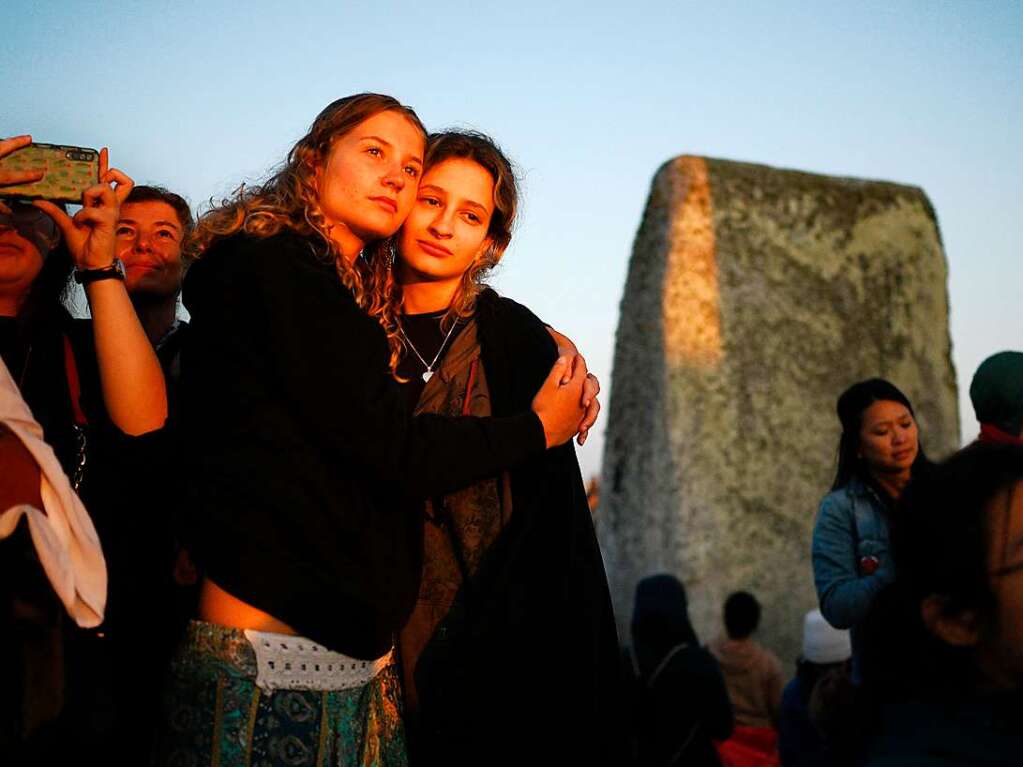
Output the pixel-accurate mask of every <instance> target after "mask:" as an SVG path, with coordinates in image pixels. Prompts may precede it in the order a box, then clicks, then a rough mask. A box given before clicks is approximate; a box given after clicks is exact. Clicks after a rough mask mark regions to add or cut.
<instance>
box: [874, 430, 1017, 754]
mask: <svg viewBox="0 0 1023 767" xmlns="http://www.w3.org/2000/svg"><path fill="white" fill-rule="evenodd" d="M899 514H900V516H899V524H898V526H897V527H896V528H895V530H894V535H893V547H894V554H895V562H896V565H897V567H898V571H899V577H898V580H897V581H896V582H895V584H894V585H893V586H892V587H891V588H890V589H888V590H886V592H885V594H883V595H882V597H881V599H880V600H879V603H878V605H877V606H876V608H875V610H873V611H872V613H871V615H870V617H869V619H868V623H867V629H868V631H869V632H870V634H869V636H870V640H871V641H870V642H869V644H868V648H869V655H868V660H869V662H868V663H867V664H866V668H867V671H868V674H867V677H866V679H865V688H866V690H867V691H868V692H869V695H870V699H871V700H872V701H873V702H874V703H875V704H877V706H878V709H877V712H876V713H877V719H876V724H877V725H878V726H877V729H876V731H875V737H874V739H873V741H872V743H871V746H870V748H869V752H870V756H871V758H870V759H869V760H868V761H867V764H869V765H870V767H895V766H896V765H898V767H939V766H940V767H967V765H969V766H970V767H976V766H977V765H987V766H989V767H1008V766H1009V765H1019V764H1021V763H1023V641H1021V638H1023V446H1019V445H1012V444H998V443H984V442H978V443H974V444H972V445H970V446H969V447H967V448H965V449H964V450H961V451H960V452H958V453H956V454H955V455H953V456H952V457H951V458H949V459H948V460H946V461H944V462H943V463H941V464H939V465H938V466H937V467H935V469H934V471H933V473H929V474H928V476H927V477H926V478H925V479H923V481H919V480H916V481H914V482H913V484H912V485H910V487H909V488H908V489H907V491H906V494H905V496H904V498H903V501H902V503H901V504H900V509H899ZM875 635H876V637H877V639H878V641H874V637H875Z"/></svg>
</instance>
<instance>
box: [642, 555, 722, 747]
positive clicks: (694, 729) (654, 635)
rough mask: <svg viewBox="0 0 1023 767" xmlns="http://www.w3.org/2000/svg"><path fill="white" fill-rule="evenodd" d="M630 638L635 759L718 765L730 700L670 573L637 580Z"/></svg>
mask: <svg viewBox="0 0 1023 767" xmlns="http://www.w3.org/2000/svg"><path fill="white" fill-rule="evenodd" d="M632 641H633V644H632V648H631V657H630V666H631V667H632V670H633V672H634V674H635V679H634V683H635V687H634V694H633V696H632V699H633V701H632V702H633V722H634V724H635V743H636V752H637V754H636V755H637V757H638V761H637V764H640V765H655V764H656V765H675V764H684V765H688V766H689V767H702V766H703V765H707V766H712V765H719V764H720V761H719V760H718V757H717V754H716V752H715V750H714V745H713V741H714V740H723V739H725V738H727V737H728V736H729V735H730V734H731V732H732V724H733V719H732V711H731V706H730V705H729V703H728V694H727V692H726V691H725V687H724V682H723V680H722V678H721V672H720V670H719V669H718V667H717V663H716V662H715V661H714V658H713V656H712V655H711V654H710V653H709V652H707V650H705V649H704V648H702V647H700V644H699V641H698V639H697V637H696V633H695V632H694V631H693V628H692V625H691V624H690V622H689V615H688V612H687V609H686V596H685V590H684V588H683V586H682V584H681V583H680V582H679V581H678V579H676V578H675V577H674V576H671V575H666V574H665V575H655V576H650V577H648V578H644V579H643V580H642V581H640V582H639V584H638V585H637V587H636V606H635V609H634V611H633V619H632Z"/></svg>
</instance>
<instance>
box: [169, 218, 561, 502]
mask: <svg viewBox="0 0 1023 767" xmlns="http://www.w3.org/2000/svg"><path fill="white" fill-rule="evenodd" d="M314 248H315V243H314V242H313V241H312V240H310V239H307V238H303V237H300V236H298V235H295V234H290V233H285V234H280V235H276V236H274V237H269V238H262V239H260V238H254V237H248V236H241V237H232V238H229V239H228V240H226V241H224V242H222V243H220V244H219V245H218V246H215V247H214V249H213V251H212V252H211V253H210V254H208V256H207V257H205V258H208V259H209V263H207V264H203V263H202V262H201V261H200V263H197V264H196V265H195V266H193V267H192V274H190V275H189V277H188V278H186V284H185V302H186V306H187V307H188V309H189V311H190V312H191V313H192V316H193V318H194V320H195V322H194V323H193V331H194V334H195V335H199V334H206V335H207V336H208V335H209V334H211V333H212V334H215V335H221V336H222V339H221V340H222V343H223V344H235V345H238V344H241V345H242V346H243V347H244V346H246V345H248V346H249V347H250V349H249V352H250V353H252V354H258V355H262V356H263V357H264V358H265V359H266V360H268V361H269V364H268V369H269V372H270V375H271V376H272V380H271V381H269V382H268V385H272V386H273V387H274V388H275V390H276V392H277V393H278V394H279V396H280V397H282V398H283V399H284V400H285V402H286V403H287V406H288V407H289V409H290V410H291V412H292V413H293V414H294V416H295V418H296V419H297V420H298V421H299V422H300V423H301V424H302V425H303V426H304V428H306V429H307V430H308V432H309V434H310V439H313V440H315V441H317V442H318V443H320V444H322V445H323V446H324V447H325V448H327V449H328V450H330V451H332V452H334V453H336V454H337V455H339V456H344V457H349V458H351V459H353V460H354V461H356V462H358V463H359V464H360V465H362V466H363V467H364V468H365V469H366V470H368V471H371V472H373V473H374V474H376V475H378V476H380V477H387V478H388V479H389V480H390V481H395V480H399V481H401V482H402V483H403V484H404V485H405V486H406V489H407V490H408V491H409V492H411V493H412V494H414V495H428V494H432V493H437V492H448V491H450V490H453V489H456V488H458V487H463V486H465V485H468V484H471V483H472V482H474V481H476V480H478V479H481V478H483V477H485V476H490V475H492V474H495V473H497V472H498V471H499V470H501V469H502V468H506V467H508V466H512V465H514V464H516V463H518V462H520V461H523V460H526V459H528V458H530V457H532V456H534V455H539V454H540V453H542V452H543V450H544V447H545V445H546V443H547V442H548V441H549V440H550V439H551V438H552V436H551V435H548V434H546V433H545V426H544V418H545V415H543V414H540V408H534V409H535V410H536V411H537V412H532V411H530V410H529V409H528V407H527V408H523V409H521V410H519V411H517V412H515V413H514V414H509V415H508V416H507V417H503V418H472V417H463V418H448V417H444V416H436V415H421V416H419V417H417V418H415V419H413V418H411V417H410V415H409V413H408V411H407V409H406V406H405V403H404V399H403V397H402V394H401V391H400V390H399V387H398V385H397V383H396V382H395V380H394V378H393V376H392V375H391V371H390V368H389V365H388V357H389V353H388V348H387V345H386V342H385V338H384V333H383V330H382V329H381V328H380V326H379V324H378V323H377V321H376V320H375V319H373V318H371V317H369V316H368V315H366V314H365V313H364V312H363V311H362V310H361V309H360V308H359V306H358V304H357V303H356V301H355V299H354V297H353V295H352V293H351V292H350V291H349V290H347V289H346V288H344V287H343V286H342V285H341V284H340V281H339V279H338V277H337V273H336V271H335V270H334V267H333V264H332V263H331V262H330V261H329V260H326V259H324V258H323V257H322V256H321V255H318V254H317V253H316V251H315V249H314ZM204 363H205V364H207V365H209V366H212V367H216V366H217V364H219V363H218V361H217V360H216V359H215V357H214V356H213V355H207V358H206V359H205V360H204ZM205 374H206V375H207V376H210V375H216V374H217V371H211V370H207V371H206V372H205ZM576 385H577V386H578V387H579V388H581V383H579V382H576ZM566 389H567V387H566ZM538 414H540V415H539V417H538Z"/></svg>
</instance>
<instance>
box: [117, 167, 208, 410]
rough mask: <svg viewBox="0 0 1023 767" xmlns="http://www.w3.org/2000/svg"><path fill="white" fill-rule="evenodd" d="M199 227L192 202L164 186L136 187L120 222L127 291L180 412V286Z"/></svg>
mask: <svg viewBox="0 0 1023 767" xmlns="http://www.w3.org/2000/svg"><path fill="white" fill-rule="evenodd" d="M194 228H195V220H194V219H193V217H192V210H191V208H190V207H189V205H188V202H187V201H186V200H185V198H183V197H182V196H181V195H179V194H176V193H174V192H172V191H170V190H169V189H164V188H163V187H160V186H145V185H139V186H136V187H135V188H134V189H132V190H131V192H130V193H129V194H128V196H127V197H126V198H125V200H124V203H123V204H122V205H121V215H120V218H119V219H118V222H117V247H118V255H119V257H120V259H121V261H122V262H124V269H125V287H126V288H127V289H128V295H129V297H130V298H131V303H132V306H134V307H135V313H136V314H137V315H138V317H139V321H140V322H141V323H142V327H143V329H144V330H145V331H146V336H147V337H148V338H149V341H150V343H152V344H153V348H154V349H156V355H157V357H159V359H160V364H161V365H162V366H163V371H164V377H165V378H166V379H167V390H168V396H169V398H170V403H169V408H170V411H171V413H172V416H173V414H174V413H175V410H176V400H177V397H176V394H177V383H178V379H179V378H180V375H181V347H182V344H183V342H184V339H185V336H186V331H187V328H188V323H187V322H185V321H184V320H182V319H181V318H179V317H178V312H177V309H178V299H179V297H180V296H181V284H182V281H183V280H184V277H185V271H186V269H187V268H188V265H189V263H190V262H191V258H190V256H189V250H188V248H187V246H186V244H187V242H188V239H189V238H190V237H191V234H192V230H193V229H194Z"/></svg>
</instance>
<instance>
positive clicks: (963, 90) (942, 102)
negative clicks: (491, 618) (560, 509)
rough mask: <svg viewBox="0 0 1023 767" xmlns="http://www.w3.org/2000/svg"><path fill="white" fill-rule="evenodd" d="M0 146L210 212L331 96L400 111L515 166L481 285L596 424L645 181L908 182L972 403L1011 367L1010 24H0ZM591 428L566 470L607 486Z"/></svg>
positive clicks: (740, 10) (1016, 45)
mask: <svg viewBox="0 0 1023 767" xmlns="http://www.w3.org/2000/svg"><path fill="white" fill-rule="evenodd" d="M4 6H5V8H4V12H3V17H4V25H3V32H2V35H3V38H4V44H3V46H0V73H3V77H0V135H15V134H20V133H32V134H33V136H34V137H35V139H36V140H37V141H44V142H50V143H64V144H77V145H80V146H88V147H96V148H98V147H101V146H108V147H110V151H111V161H112V163H113V164H114V165H115V166H117V167H120V168H122V169H123V170H125V171H126V172H127V173H128V174H129V175H131V176H132V177H133V178H134V179H135V180H136V181H137V182H138V183H157V184H161V185H164V186H167V187H169V188H171V189H173V190H175V191H178V192H180V193H182V194H184V195H185V196H186V197H187V198H188V199H189V200H190V201H191V202H192V204H193V205H194V206H196V207H199V208H200V209H201V208H202V207H203V206H204V205H207V204H208V201H209V200H210V199H211V198H214V199H215V198H220V197H222V196H224V195H225V194H227V193H229V192H230V191H231V190H232V189H233V188H235V187H236V186H237V185H238V184H239V183H242V182H252V181H256V180H258V179H259V178H261V177H262V176H263V175H264V174H265V173H266V171H268V170H269V169H270V168H272V167H273V166H274V165H276V164H277V163H279V162H280V161H281V160H282V159H283V157H284V155H285V154H286V152H287V150H288V149H289V148H290V146H291V145H292V144H293V143H294V142H295V141H296V140H297V139H298V138H300V137H301V136H302V134H303V133H304V132H305V131H306V129H307V128H308V126H309V124H310V123H311V121H312V119H313V118H314V117H315V116H316V114H317V113H318V112H319V111H320V109H322V108H323V107H324V106H325V105H326V104H328V103H329V102H330V101H332V100H334V99H335V98H338V97H340V96H344V95H348V94H351V93H356V92H360V91H366V90H370V91H378V92H382V93H389V94H391V95H394V96H396V97H397V98H399V99H400V100H401V101H403V102H405V103H407V104H410V105H411V106H413V107H414V108H415V109H416V111H417V112H418V113H419V115H420V117H421V118H422V119H423V121H424V122H425V123H426V125H427V126H428V127H429V128H431V129H440V128H445V127H449V126H461V127H471V128H475V129H478V130H482V131H484V132H486V133H488V134H490V135H491V136H493V137H494V138H495V139H496V140H497V141H498V142H499V143H500V144H501V145H502V146H503V147H504V149H505V150H506V151H507V153H508V154H509V155H510V156H511V157H512V158H513V159H514V160H515V161H516V163H517V165H518V167H519V170H520V173H521V176H522V182H523V184H522V186H523V193H524V206H523V211H522V215H521V218H520V221H519V225H518V228H517V231H516V234H515V239H514V240H513V242H512V245H511V247H510V249H509V250H508V252H507V253H506V255H505V257H504V260H503V262H502V264H501V267H500V269H499V271H498V273H497V274H496V275H495V276H494V279H493V280H492V284H493V285H494V286H495V287H496V288H497V289H498V290H499V291H501V292H503V293H505V294H506V295H509V296H511V297H513V298H515V299H516V300H518V301H520V302H522V303H525V304H526V305H528V306H529V307H531V308H532V309H533V310H534V311H535V312H536V313H537V314H538V315H539V316H540V317H542V318H543V319H544V320H545V321H547V322H548V323H550V324H552V325H553V326H555V327H557V328H558V329H559V330H562V331H563V332H565V333H566V334H568V335H569V336H571V337H572V338H573V339H574V340H575V342H576V343H577V345H578V346H579V348H580V349H581V350H582V351H583V353H584V354H585V355H586V358H587V361H588V362H589V365H590V368H591V370H593V371H594V372H595V373H596V374H597V375H598V376H599V377H600V379H601V381H602V383H603V386H604V392H603V395H602V399H603V402H604V405H605V408H606V406H607V404H608V402H609V398H610V386H611V361H612V356H613V351H614V337H615V328H616V326H617V322H618V306H619V302H620V300H621V295H622V289H623V286H624V281H625V276H626V271H627V268H628V261H629V256H630V252H631V247H632V239H633V237H634V235H635V233H636V229H637V226H638V224H639V220H640V216H641V214H642V211H643V207H644V205H645V202H646V197H647V194H648V193H649V189H650V182H651V180H652V177H653V175H654V173H655V172H656V170H657V169H658V167H660V166H661V165H662V164H663V163H664V162H665V161H667V160H669V159H671V158H672V157H675V156H677V155H680V154H700V155H707V156H711V157H718V158H726V159H732V160H743V161H750V162H758V163H764V164H768V165H774V166H780V167H787V168H796V169H800V170H805V171H811V172H820V173H828V174H835V175H842V176H859V177H864V178H874V179H885V180H889V181H895V182H899V183H906V184H913V185H917V186H921V187H922V188H923V189H924V190H925V191H926V193H927V194H928V195H929V196H930V199H931V201H932V202H933V203H934V206H935V208H936V210H937V214H938V219H939V224H940V227H941V232H942V237H943V241H944V245H945V249H946V253H947V256H948V262H949V270H950V277H949V293H950V298H951V335H952V343H953V360H954V363H955V366H956V370H957V376H958V381H959V387H960V399H961V405H960V409H961V411H962V424H963V426H962V428H963V438H964V440H969V439H971V438H972V437H973V436H975V435H976V432H977V425H976V422H975V421H974V419H973V417H972V412H971V409H970V406H969V401H968V399H967V398H966V390H967V389H968V386H969V380H970V376H971V375H972V373H973V371H974V370H975V369H976V367H977V365H978V364H979V363H980V361H981V360H983V359H984V358H985V357H986V356H988V355H989V354H990V353H992V352H994V351H998V350H1001V349H1005V348H1015V349H1021V348H1023V311H1021V307H1020V303H1021V300H1020V299H1021V296H1023V257H1021V245H1020V243H1023V202H1021V200H1023V196H1021V194H1020V191H1021V190H1020V179H1021V178H1023V151H1020V136H1021V135H1023V3H1020V2H994V1H989V2H983V1H981V0H973V1H966V0H964V1H963V2H941V1H940V0H925V1H922V2H915V1H911V0H902V1H900V2H890V1H889V2H857V3H838V2H805V3H800V2H784V0H782V1H779V2H728V1H724V2H714V3H689V2H679V1H678V0H675V1H674V2H663V3H645V2H637V1H636V0H633V2H628V3H617V4H612V3H604V2H596V1H594V0H590V1H589V2H576V1H575V0H568V1H562V2H557V3H552V2H536V1H535V0H521V1H520V2H516V3H500V4H498V3H493V4H491V3H470V2H460V1H458V0H454V1H452V2H446V3H422V2H415V3H411V2H409V3H385V2H379V3H345V2H292V3H280V2H266V3H264V2H258V1H254V2H248V3H227V2H218V1H214V0H202V2H195V1H190V0H179V1H177V2H174V3H166V2H120V1H118V0H113V1H107V2H39V0H34V1H33V2H24V1H23V0H13V1H12V0H8V1H7V2H6V3H5V4H4ZM604 425H605V424H604V422H603V421H601V422H599V423H598V426H597V428H596V429H595V430H594V433H593V435H592V436H591V439H590V440H589V442H588V443H587V444H586V445H585V446H584V447H583V448H582V449H581V450H580V462H581V464H582V467H583V472H584V474H585V475H587V476H589V475H591V474H594V473H596V472H598V471H599V466H600V460H601V454H602V449H603V439H602V434H603V428H604Z"/></svg>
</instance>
